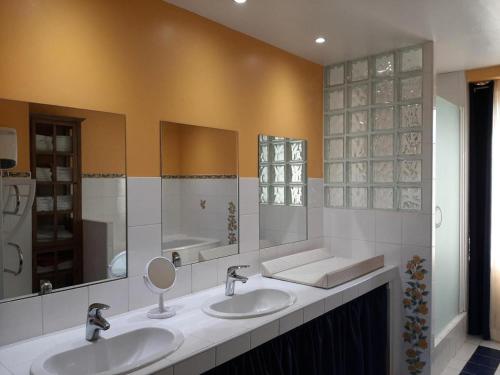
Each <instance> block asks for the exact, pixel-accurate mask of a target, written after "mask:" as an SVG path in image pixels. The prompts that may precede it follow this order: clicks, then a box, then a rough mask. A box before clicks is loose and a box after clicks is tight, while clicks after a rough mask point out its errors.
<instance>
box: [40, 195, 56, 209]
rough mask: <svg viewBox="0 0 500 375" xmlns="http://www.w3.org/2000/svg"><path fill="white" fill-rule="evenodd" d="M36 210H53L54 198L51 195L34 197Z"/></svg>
mask: <svg viewBox="0 0 500 375" xmlns="http://www.w3.org/2000/svg"><path fill="white" fill-rule="evenodd" d="M36 210H37V211H38V212H44V211H53V210H54V198H52V197H36Z"/></svg>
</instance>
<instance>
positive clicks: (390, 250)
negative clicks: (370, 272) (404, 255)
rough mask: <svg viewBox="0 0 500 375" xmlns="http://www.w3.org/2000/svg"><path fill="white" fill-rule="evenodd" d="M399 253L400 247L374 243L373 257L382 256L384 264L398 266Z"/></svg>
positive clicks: (399, 261) (399, 260)
mask: <svg viewBox="0 0 500 375" xmlns="http://www.w3.org/2000/svg"><path fill="white" fill-rule="evenodd" d="M401 251H402V245H395V244H389V243H380V242H377V243H375V255H383V256H384V263H385V264H390V265H393V266H399V265H400V264H401Z"/></svg>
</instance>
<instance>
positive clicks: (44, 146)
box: [36, 134, 54, 151]
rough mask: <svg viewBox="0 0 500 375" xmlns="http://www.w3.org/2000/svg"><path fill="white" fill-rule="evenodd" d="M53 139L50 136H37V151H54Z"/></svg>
mask: <svg viewBox="0 0 500 375" xmlns="http://www.w3.org/2000/svg"><path fill="white" fill-rule="evenodd" d="M53 147H54V146H53V143H52V137H51V136H50V135H41V134H37V135H36V150H37V151H52V149H53Z"/></svg>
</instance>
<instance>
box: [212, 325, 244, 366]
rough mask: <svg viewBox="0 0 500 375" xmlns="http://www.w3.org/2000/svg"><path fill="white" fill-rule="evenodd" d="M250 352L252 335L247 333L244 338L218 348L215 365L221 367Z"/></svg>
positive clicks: (230, 341)
mask: <svg viewBox="0 0 500 375" xmlns="http://www.w3.org/2000/svg"><path fill="white" fill-rule="evenodd" d="M249 350H250V334H249V333H246V334H244V335H242V336H238V337H236V338H234V339H232V340H229V341H226V342H225V343H223V344H220V345H219V346H218V347H217V348H216V353H215V364H216V365H217V366H219V365H220V364H222V363H224V362H227V361H229V360H231V359H233V358H236V357H237V356H239V355H240V354H243V353H245V352H247V351H249Z"/></svg>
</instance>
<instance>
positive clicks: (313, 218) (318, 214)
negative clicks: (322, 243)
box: [307, 207, 323, 239]
mask: <svg viewBox="0 0 500 375" xmlns="http://www.w3.org/2000/svg"><path fill="white" fill-rule="evenodd" d="M307 217H308V220H307V232H308V234H307V238H309V239H311V238H319V237H323V209H322V208H311V207H309V209H308V210H307Z"/></svg>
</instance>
